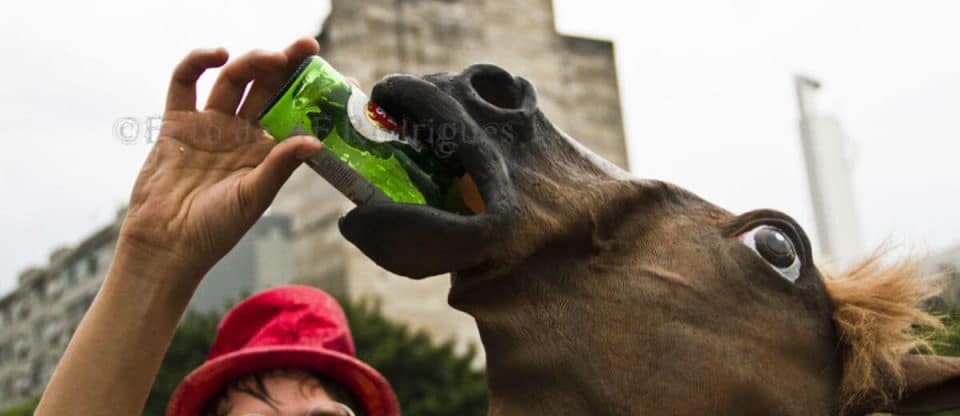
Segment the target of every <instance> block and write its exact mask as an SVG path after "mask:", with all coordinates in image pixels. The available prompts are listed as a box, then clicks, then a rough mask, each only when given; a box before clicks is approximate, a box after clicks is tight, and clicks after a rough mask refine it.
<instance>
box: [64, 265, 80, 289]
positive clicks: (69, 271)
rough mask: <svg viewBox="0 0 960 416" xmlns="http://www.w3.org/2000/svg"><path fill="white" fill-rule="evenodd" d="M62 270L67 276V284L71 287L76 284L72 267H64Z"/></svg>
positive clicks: (75, 276)
mask: <svg viewBox="0 0 960 416" xmlns="http://www.w3.org/2000/svg"><path fill="white" fill-rule="evenodd" d="M64 270H65V273H66V275H67V282H68V284H69V285H71V286H72V285H74V284H75V283H77V271H76V269H74V268H73V265H68V266H65V267H64Z"/></svg>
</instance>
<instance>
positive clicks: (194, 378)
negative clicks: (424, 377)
mask: <svg viewBox="0 0 960 416" xmlns="http://www.w3.org/2000/svg"><path fill="white" fill-rule="evenodd" d="M283 368H294V369H301V370H306V371H312V372H314V373H317V374H319V375H322V376H324V377H327V378H330V379H331V380H333V381H336V382H339V383H340V384H342V385H343V386H344V387H346V388H347V389H349V390H350V391H351V392H352V393H353V395H354V397H355V398H356V399H357V401H358V402H359V403H361V404H362V405H363V406H364V407H365V410H366V414H367V415H368V416H397V415H399V414H400V408H399V405H398V404H397V397H396V396H395V395H394V393H393V389H392V388H391V387H390V384H389V383H388V382H387V380H386V379H384V378H383V376H382V375H380V373H378V372H377V371H376V370H374V369H373V368H371V367H370V366H368V365H366V364H364V363H363V362H361V361H360V360H357V359H356V358H354V357H352V356H349V355H347V354H342V353H339V352H336V351H331V350H326V349H319V348H312V347H297V346H263V347H252V348H247V349H243V350H239V351H236V352H233V353H229V354H224V355H222V356H220V357H217V358H215V359H212V360H209V361H207V362H205V363H204V364H203V365H201V366H200V367H199V368H197V369H196V370H193V371H192V372H191V373H190V374H189V375H187V377H185V378H184V379H183V382H182V383H180V386H179V387H178V388H177V390H176V391H175V392H174V393H173V397H171V398H170V403H169V404H168V406H167V416H200V414H201V413H200V412H202V411H203V409H204V406H206V405H207V401H209V400H210V399H212V398H213V396H214V395H216V394H217V393H219V392H220V391H221V390H222V389H223V388H224V387H226V386H227V385H228V384H229V383H230V382H232V381H234V380H237V379H239V378H241V377H244V376H247V375H250V374H253V373H256V372H260V371H267V370H276V369H283Z"/></svg>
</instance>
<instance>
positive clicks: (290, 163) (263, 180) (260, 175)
mask: <svg viewBox="0 0 960 416" xmlns="http://www.w3.org/2000/svg"><path fill="white" fill-rule="evenodd" d="M322 148H323V145H322V144H321V143H320V140H317V138H315V137H312V136H295V137H290V138H287V139H286V140H284V141H282V142H280V143H278V144H276V145H275V146H273V148H272V149H270V153H268V154H267V157H265V158H264V159H263V161H262V162H260V164H259V165H257V166H256V167H255V168H253V170H252V171H250V173H249V174H247V175H246V176H245V177H243V179H242V180H241V182H240V192H241V195H245V196H246V199H247V200H248V201H250V202H251V203H253V204H254V205H255V206H257V207H258V208H262V209H261V210H260V211H262V210H263V209H266V208H267V206H269V205H270V203H271V202H273V198H274V197H275V196H276V195H277V192H279V191H280V187H282V186H283V184H284V183H286V182H287V179H289V178H290V175H292V174H293V171H294V170H296V169H297V168H298V167H299V166H300V164H301V163H303V161H304V160H307V159H309V158H310V157H311V156H313V155H315V154H317V152H319V151H320V149H322Z"/></svg>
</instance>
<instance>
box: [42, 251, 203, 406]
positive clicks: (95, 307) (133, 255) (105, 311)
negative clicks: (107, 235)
mask: <svg viewBox="0 0 960 416" xmlns="http://www.w3.org/2000/svg"><path fill="white" fill-rule="evenodd" d="M203 272H205V270H195V269H191V268H189V267H183V265H181V264H178V262H177V260H176V259H171V258H164V257H160V256H156V255H154V254H153V253H151V252H149V251H147V250H144V249H140V248H137V247H135V246H134V245H132V244H128V243H127V242H124V241H120V242H119V243H118V246H117V252H116V255H115V256H114V261H113V263H112V264H111V266H110V269H109V271H108V273H107V277H106V278H105V280H104V283H103V286H102V287H101V289H100V291H99V293H98V294H97V296H96V298H95V299H94V302H93V304H92V305H91V307H90V310H89V311H88V312H87V314H86V315H85V316H84V318H83V320H82V321H81V323H80V326H79V327H78V328H77V331H76V333H75V334H74V336H73V338H72V339H71V341H70V344H69V346H68V347H67V349H66V351H65V352H64V355H63V358H62V359H61V361H60V364H59V365H58V366H57V369H56V372H55V373H54V375H53V378H52V379H51V380H50V383H49V385H48V386H47V389H46V391H45V392H44V395H43V399H42V401H41V403H40V406H39V407H38V409H37V413H36V414H37V415H62V414H82V415H104V416H106V415H111V416H112V415H138V414H140V412H141V411H142V408H143V405H144V402H145V400H146V397H147V394H148V392H149V390H150V387H151V385H152V384H153V378H154V376H155V375H156V373H157V370H158V368H159V366H160V362H161V361H162V359H163V355H164V353H165V352H166V349H167V347H168V345H169V343H170V339H171V337H172V336H173V332H174V330H175V329H176V325H177V322H178V321H179V319H180V317H181V315H182V314H183V311H184V309H185V308H186V305H187V304H188V303H189V301H190V297H191V295H192V294H193V291H194V290H195V289H196V285H197V283H198V282H199V281H200V277H201V276H202V274H203Z"/></svg>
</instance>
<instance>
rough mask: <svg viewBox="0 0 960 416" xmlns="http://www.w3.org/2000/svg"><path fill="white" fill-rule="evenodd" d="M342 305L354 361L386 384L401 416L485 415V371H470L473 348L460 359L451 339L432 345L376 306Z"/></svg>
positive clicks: (474, 354)
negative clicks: (374, 371)
mask: <svg viewBox="0 0 960 416" xmlns="http://www.w3.org/2000/svg"><path fill="white" fill-rule="evenodd" d="M342 304H343V306H344V311H345V312H346V313H347V318H348V319H349V320H350V327H351V330H352V331H353V338H354V342H355V343H356V347H357V356H358V358H360V359H361V360H363V361H364V362H366V363H367V364H369V365H370V366H371V367H373V368H376V369H377V370H378V371H380V373H381V374H383V376H384V377H386V378H387V380H390V383H391V384H392V385H393V388H394V390H395V391H396V392H397V397H398V398H399V400H400V408H401V409H402V410H403V414H404V415H407V416H448V415H458V416H482V415H485V414H486V413H487V387H486V383H485V381H484V377H483V373H482V372H481V371H478V370H474V369H473V368H472V367H471V363H472V362H473V361H474V359H475V357H476V354H477V353H476V351H475V350H474V349H473V348H470V349H469V350H468V351H467V353H466V354H465V355H463V356H459V355H457V354H455V353H454V348H455V344H454V342H453V341H446V342H443V343H441V344H439V345H436V344H435V343H433V342H432V341H431V339H430V337H429V336H428V335H427V334H426V333H425V332H423V331H411V330H410V329H409V328H408V327H406V326H404V325H399V324H396V323H393V322H391V321H390V320H389V319H388V318H387V317H385V316H384V315H383V313H382V311H381V309H380V307H379V305H377V304H375V303H349V302H344V303H342Z"/></svg>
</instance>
